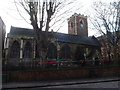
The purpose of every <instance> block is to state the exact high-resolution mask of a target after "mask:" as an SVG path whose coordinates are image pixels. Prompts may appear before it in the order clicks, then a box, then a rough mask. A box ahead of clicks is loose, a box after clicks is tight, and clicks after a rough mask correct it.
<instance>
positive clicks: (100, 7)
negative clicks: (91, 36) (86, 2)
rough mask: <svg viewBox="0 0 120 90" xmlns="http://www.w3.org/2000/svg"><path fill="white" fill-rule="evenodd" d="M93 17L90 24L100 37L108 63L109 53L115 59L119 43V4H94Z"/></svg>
mask: <svg viewBox="0 0 120 90" xmlns="http://www.w3.org/2000/svg"><path fill="white" fill-rule="evenodd" d="M93 5H94V7H93V8H94V10H95V15H94V18H91V22H92V24H93V26H94V27H95V29H96V30H98V31H99V32H100V33H101V35H102V37H103V38H102V40H101V41H102V45H103V47H105V48H106V51H107V53H108V57H109V61H110V60H111V53H113V56H114V58H115V59H116V55H117V49H118V42H119V41H120V2H110V3H109V4H107V3H102V2H94V4H93Z"/></svg>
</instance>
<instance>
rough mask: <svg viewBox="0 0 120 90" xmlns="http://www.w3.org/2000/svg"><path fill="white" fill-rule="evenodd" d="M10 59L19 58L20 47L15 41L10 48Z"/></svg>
mask: <svg viewBox="0 0 120 90" xmlns="http://www.w3.org/2000/svg"><path fill="white" fill-rule="evenodd" d="M10 57H11V58H19V57H20V45H19V43H18V42H17V41H14V42H13V44H12V46H11V48H10Z"/></svg>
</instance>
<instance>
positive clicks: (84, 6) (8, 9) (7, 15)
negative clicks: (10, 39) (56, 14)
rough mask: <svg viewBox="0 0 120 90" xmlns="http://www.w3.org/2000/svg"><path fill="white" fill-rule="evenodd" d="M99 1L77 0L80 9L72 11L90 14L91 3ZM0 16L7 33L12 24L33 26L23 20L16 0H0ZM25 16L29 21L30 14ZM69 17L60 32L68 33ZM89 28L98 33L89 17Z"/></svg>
mask: <svg viewBox="0 0 120 90" xmlns="http://www.w3.org/2000/svg"><path fill="white" fill-rule="evenodd" d="M95 1H98V0H77V2H79V3H76V4H75V5H78V4H79V5H78V6H79V7H80V6H81V7H80V9H79V10H75V11H73V12H72V13H78V14H79V13H81V14H84V15H90V13H91V11H92V8H91V5H92V4H93V2H95ZM100 1H102V2H107V3H108V2H110V1H114V0H100ZM22 14H26V13H25V12H22ZM0 16H1V17H2V19H3V21H4V23H5V25H6V31H7V33H8V32H9V31H10V26H16V27H23V28H32V26H31V25H30V24H28V23H27V22H25V21H24V20H23V18H21V16H20V15H19V13H18V12H17V10H16V7H15V4H14V0H1V2H0ZM24 16H25V18H26V19H27V20H28V22H29V16H28V15H24ZM67 27H68V26H67V18H66V21H65V24H64V26H63V27H62V28H61V29H60V30H59V32H62V33H67V30H68V28H67ZM88 27H89V28H88V30H89V36H91V35H96V34H97V32H96V31H95V30H92V29H91V28H92V27H91V23H90V21H89V19H88Z"/></svg>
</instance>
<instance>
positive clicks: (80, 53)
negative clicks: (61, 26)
mask: <svg viewBox="0 0 120 90" xmlns="http://www.w3.org/2000/svg"><path fill="white" fill-rule="evenodd" d="M75 59H76V60H82V59H84V49H83V48H81V47H79V46H77V48H76V52H75Z"/></svg>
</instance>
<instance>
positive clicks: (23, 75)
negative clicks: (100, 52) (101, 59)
mask: <svg viewBox="0 0 120 90" xmlns="http://www.w3.org/2000/svg"><path fill="white" fill-rule="evenodd" d="M3 74H4V75H7V81H8V82H20V81H26V82H27V81H40V80H55V79H71V78H87V77H104V76H118V75H120V67H100V68H82V69H71V70H54V71H11V72H10V71H6V72H3Z"/></svg>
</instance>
